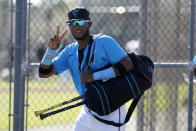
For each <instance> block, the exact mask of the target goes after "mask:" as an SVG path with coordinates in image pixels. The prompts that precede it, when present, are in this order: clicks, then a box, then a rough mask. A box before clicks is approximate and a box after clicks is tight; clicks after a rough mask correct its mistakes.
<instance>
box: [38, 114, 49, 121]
mask: <svg viewBox="0 0 196 131" xmlns="http://www.w3.org/2000/svg"><path fill="white" fill-rule="evenodd" d="M39 116H40V119H41V120H43V119H45V118H46V117H48V115H46V114H40V115H39Z"/></svg>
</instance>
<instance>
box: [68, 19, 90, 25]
mask: <svg viewBox="0 0 196 131" xmlns="http://www.w3.org/2000/svg"><path fill="white" fill-rule="evenodd" d="M87 22H89V20H75V21H71V22H70V23H69V24H70V26H76V25H78V26H84V25H85V24H86V23H87Z"/></svg>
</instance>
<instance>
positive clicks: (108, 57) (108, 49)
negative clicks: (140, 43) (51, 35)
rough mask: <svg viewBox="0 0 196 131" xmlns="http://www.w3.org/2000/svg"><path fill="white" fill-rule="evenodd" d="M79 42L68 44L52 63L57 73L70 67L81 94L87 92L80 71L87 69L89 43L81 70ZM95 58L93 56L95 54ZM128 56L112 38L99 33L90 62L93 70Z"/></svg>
mask: <svg viewBox="0 0 196 131" xmlns="http://www.w3.org/2000/svg"><path fill="white" fill-rule="evenodd" d="M78 46H79V45H78V43H77V42H76V43H73V44H71V45H68V46H66V48H65V49H63V50H62V52H61V53H60V54H59V55H58V56H57V57H56V58H55V59H54V60H53V62H52V64H53V65H54V68H55V69H56V71H57V73H58V74H60V73H62V72H64V71H65V70H67V69H69V70H70V72H71V75H72V79H73V82H74V84H75V87H76V89H77V91H78V93H79V94H80V95H83V94H84V92H85V84H83V83H82V82H81V81H80V72H81V71H86V70H87V69H86V68H87V67H86V66H85V61H86V57H87V53H88V48H89V45H87V47H86V48H85V50H84V57H83V60H82V63H81V71H80V70H79V67H78V65H79V62H78V57H79V56H78V55H79V54H78ZM93 54H94V57H93V59H91V57H92V56H93ZM125 56H127V54H126V52H125V51H124V50H123V49H122V48H121V47H120V46H119V44H118V43H117V42H116V41H115V40H114V39H113V38H112V37H109V36H106V35H99V36H98V37H97V38H96V39H95V40H94V41H93V43H92V47H91V52H90V57H89V63H90V68H91V70H92V71H95V70H97V69H100V68H102V67H104V66H105V65H107V64H115V63H117V62H119V61H120V60H121V59H122V58H123V57H125Z"/></svg>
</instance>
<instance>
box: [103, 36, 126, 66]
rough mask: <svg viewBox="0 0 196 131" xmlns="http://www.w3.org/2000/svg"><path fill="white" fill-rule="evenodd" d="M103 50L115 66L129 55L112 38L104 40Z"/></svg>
mask: <svg viewBox="0 0 196 131" xmlns="http://www.w3.org/2000/svg"><path fill="white" fill-rule="evenodd" d="M103 48H104V51H105V53H106V55H107V57H108V59H109V62H110V63H111V64H115V63H117V62H119V61H120V60H121V59H122V58H124V57H126V56H127V53H126V52H125V51H124V50H123V49H122V48H121V47H120V45H119V44H118V43H117V41H116V40H115V39H113V38H112V37H105V38H104V39H103Z"/></svg>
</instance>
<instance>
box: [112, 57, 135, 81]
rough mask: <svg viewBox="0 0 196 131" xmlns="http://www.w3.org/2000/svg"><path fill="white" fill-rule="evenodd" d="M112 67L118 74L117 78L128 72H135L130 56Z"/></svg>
mask: <svg viewBox="0 0 196 131" xmlns="http://www.w3.org/2000/svg"><path fill="white" fill-rule="evenodd" d="M112 67H113V70H114V72H115V74H116V77H118V76H120V75H122V74H124V73H126V72H130V71H132V70H133V63H132V61H131V59H130V58H129V56H125V57H123V58H122V59H121V60H120V61H119V62H117V63H116V64H114V65H113V66H112Z"/></svg>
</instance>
